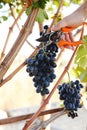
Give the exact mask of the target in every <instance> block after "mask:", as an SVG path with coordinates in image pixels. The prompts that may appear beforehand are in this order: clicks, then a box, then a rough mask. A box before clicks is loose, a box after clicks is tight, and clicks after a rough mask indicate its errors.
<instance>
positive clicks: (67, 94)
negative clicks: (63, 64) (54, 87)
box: [58, 80, 83, 118]
mask: <svg viewBox="0 0 87 130" xmlns="http://www.w3.org/2000/svg"><path fill="white" fill-rule="evenodd" d="M81 88H83V85H82V84H81V83H80V82H79V80H76V81H70V82H69V83H63V84H62V85H59V86H58V90H59V95H60V100H64V102H63V103H64V107H65V109H66V110H69V112H68V116H69V117H72V118H74V117H76V116H78V114H77V113H75V111H77V109H78V108H81V107H82V105H81V103H80V99H81V94H80V90H81Z"/></svg>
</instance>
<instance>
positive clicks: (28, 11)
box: [26, 7, 31, 15]
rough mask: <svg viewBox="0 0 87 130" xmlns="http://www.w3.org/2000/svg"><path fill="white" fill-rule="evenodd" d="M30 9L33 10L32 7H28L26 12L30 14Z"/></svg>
mask: <svg viewBox="0 0 87 130" xmlns="http://www.w3.org/2000/svg"><path fill="white" fill-rule="evenodd" d="M30 11H31V7H29V8H27V9H26V14H27V15H29V13H30Z"/></svg>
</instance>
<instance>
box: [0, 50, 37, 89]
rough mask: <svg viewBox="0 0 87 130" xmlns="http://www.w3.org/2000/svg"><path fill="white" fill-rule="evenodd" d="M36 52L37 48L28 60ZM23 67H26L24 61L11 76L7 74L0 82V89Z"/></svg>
mask: <svg viewBox="0 0 87 130" xmlns="http://www.w3.org/2000/svg"><path fill="white" fill-rule="evenodd" d="M37 50H38V48H37V49H36V50H35V51H34V52H33V53H32V54H31V55H30V56H29V57H28V58H30V57H32V56H33V55H34V54H35V53H36V51H37ZM25 65H26V61H24V62H23V63H22V64H21V65H20V66H18V67H17V68H16V69H15V70H14V71H13V72H12V73H11V74H9V76H7V77H6V78H5V79H3V80H1V82H0V87H1V86H3V85H4V84H5V83H6V82H8V81H9V80H11V79H12V78H13V77H14V76H15V75H16V74H17V73H18V72H19V71H20V70H21V69H22V68H23V67H24V66H25Z"/></svg>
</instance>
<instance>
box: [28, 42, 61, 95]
mask: <svg viewBox="0 0 87 130" xmlns="http://www.w3.org/2000/svg"><path fill="white" fill-rule="evenodd" d="M57 52H58V47H57V45H56V44H50V45H49V46H47V47H46V48H44V49H40V50H39V51H38V53H37V54H36V55H35V56H34V57H32V58H29V59H28V60H27V68H26V71H27V72H28V73H29V76H34V77H33V82H34V86H35V87H36V92H37V93H41V95H42V96H44V95H45V94H49V89H48V86H49V85H50V83H51V82H53V80H54V79H55V78H56V75H55V73H54V68H55V67H56V66H57V65H56V63H55V57H56V53H57Z"/></svg>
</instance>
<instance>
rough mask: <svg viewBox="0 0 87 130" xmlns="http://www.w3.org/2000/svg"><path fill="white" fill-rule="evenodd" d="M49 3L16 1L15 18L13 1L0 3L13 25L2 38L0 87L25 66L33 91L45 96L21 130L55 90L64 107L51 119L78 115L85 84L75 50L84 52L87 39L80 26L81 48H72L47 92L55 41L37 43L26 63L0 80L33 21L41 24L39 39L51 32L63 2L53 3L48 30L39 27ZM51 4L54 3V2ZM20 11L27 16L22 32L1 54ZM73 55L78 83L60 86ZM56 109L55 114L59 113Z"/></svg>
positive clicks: (47, 101)
mask: <svg viewBox="0 0 87 130" xmlns="http://www.w3.org/2000/svg"><path fill="white" fill-rule="evenodd" d="M49 1H50V0H43V1H41V0H38V1H33V0H30V1H27V0H23V1H18V2H19V4H21V7H22V8H21V11H20V13H19V15H18V17H17V18H15V16H14V15H13V13H12V10H13V8H12V7H13V6H15V7H16V5H15V2H14V1H13V0H12V1H11V0H10V1H7V0H3V1H1V8H2V5H3V4H2V3H4V4H7V3H8V4H9V8H10V10H11V14H12V15H13V17H14V19H15V21H14V23H13V25H12V26H11V27H10V28H9V33H8V36H7V38H6V42H5V45H4V48H3V49H2V53H1V57H0V63H1V64H0V86H1V87H3V85H4V84H5V83H6V82H8V81H9V82H10V80H11V79H12V78H13V77H14V75H15V74H16V73H18V72H19V71H20V70H21V69H22V68H23V67H24V66H26V71H27V72H28V73H29V75H30V76H33V77H34V78H33V82H34V86H35V87H36V92H37V93H41V95H42V96H44V95H45V94H46V95H47V97H46V98H45V99H44V101H43V102H42V104H41V106H40V108H39V109H38V110H37V112H36V113H34V114H32V116H31V118H30V120H29V121H26V123H25V126H24V127H23V130H27V128H30V127H31V124H32V123H33V122H34V121H35V119H36V118H37V117H38V116H39V115H40V114H41V112H42V111H43V110H44V107H45V106H46V105H47V104H48V103H49V101H50V99H51V97H52V95H53V94H54V92H55V91H56V90H57V88H58V90H57V91H59V94H60V99H61V100H63V101H64V107H63V108H62V109H61V112H60V114H59V113H58V112H55V110H54V112H55V115H54V116H53V118H52V119H53V120H54V119H55V118H57V117H58V116H60V115H62V114H66V113H67V115H68V116H70V117H72V118H74V117H76V116H78V114H77V110H78V108H81V107H82V104H81V102H80V99H81V94H80V90H81V88H83V85H82V83H81V82H86V74H85V76H83V79H82V78H80V76H81V74H82V73H83V72H84V71H85V70H84V69H83V68H82V66H81V64H80V60H82V57H81V55H79V51H80V53H81V50H83V49H84V50H85V48H86V42H87V40H86V39H87V37H86V36H84V27H83V28H82V29H81V30H80V39H79V41H81V40H82V42H83V43H84V45H83V44H82V45H79V44H78V45H77V46H76V47H75V50H74V51H73V54H72V56H71V58H70V60H69V62H68V63H67V65H66V67H65V68H64V71H63V72H62V74H61V75H60V77H59V79H58V80H57V82H56V84H55V85H54V86H53V89H52V90H51V92H50V91H49V86H50V83H51V82H53V80H54V79H55V78H56V75H55V69H54V68H55V67H56V63H55V61H56V57H57V56H59V55H57V54H56V53H57V52H58V48H59V46H58V45H57V44H56V41H53V42H52V43H50V45H47V44H48V43H46V42H43V44H41V43H40V46H39V47H37V48H34V52H33V53H32V54H31V55H30V56H29V57H28V58H27V59H26V61H24V62H23V63H22V64H21V65H20V66H19V67H18V68H16V69H15V70H14V71H13V72H12V73H11V74H10V75H9V76H8V77H6V78H4V76H5V74H6V73H7V71H8V70H9V68H10V66H11V64H12V63H13V61H14V59H15V58H16V56H17V54H18V52H19V50H20V49H21V47H22V46H23V44H24V42H25V41H27V37H28V36H29V35H30V34H31V32H32V29H33V26H34V23H35V21H36V20H37V21H38V22H39V25H41V26H40V27H41V28H40V32H42V33H41V36H42V35H45V34H47V33H49V32H50V31H51V27H52V25H53V24H54V23H55V22H56V19H57V17H58V15H59V13H60V9H61V8H62V6H63V4H64V2H63V1H62V0H61V1H60V2H58V3H57V6H58V9H57V11H56V14H54V18H53V20H52V23H51V25H49V27H48V26H44V27H43V20H44V19H48V16H47V14H46V12H45V6H46V4H47V2H49ZM18 2H17V1H16V4H18ZM54 2H56V0H55V1H54ZM17 7H18V6H17ZM17 10H18V9H17ZM24 11H26V13H27V15H28V16H27V20H26V22H25V24H24V25H23V27H22V29H21V30H20V33H19V35H18V37H17V39H16V41H15V42H14V44H13V46H12V48H11V49H10V51H9V52H8V54H7V55H5V49H6V46H7V43H8V40H9V37H10V34H11V32H12V30H13V28H14V26H15V24H17V22H18V19H19V18H20V17H21V16H22V14H23V12H24ZM40 13H41V15H42V16H43V19H40V16H39V15H40ZM1 20H7V18H6V17H5V16H2V18H1ZM44 30H45V31H44ZM44 32H45V33H44ZM48 42H49V41H48ZM29 45H30V46H32V44H30V43H29ZM83 46H84V47H83ZM32 47H33V46H32ZM61 52H62V51H60V53H61ZM85 54H86V55H87V53H86V52H85ZM85 54H84V55H85ZM84 55H83V56H84ZM75 56H76V58H79V64H80V68H82V69H81V70H82V71H81V70H80V69H79V66H78V65H77V67H76V68H74V67H73V70H74V72H75V70H78V69H79V75H78V77H77V78H78V79H79V80H76V81H69V82H68V83H63V84H61V85H59V83H60V82H61V80H62V79H63V77H64V75H65V74H66V73H67V72H68V71H69V68H70V65H71V63H72V61H73V59H74V57H75ZM56 62H57V61H56ZM75 63H77V59H75ZM44 68H45V69H44ZM85 69H87V67H85ZM77 72H78V71H77ZM67 95H68V96H67ZM71 95H72V96H71ZM59 109H60V108H59ZM59 109H58V110H57V111H59ZM52 119H51V120H52ZM50 122H51V121H50V120H48V123H50ZM46 125H47V124H45V123H43V127H46ZM39 127H40V126H37V128H38V129H41V128H39ZM37 128H36V129H37Z"/></svg>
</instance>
